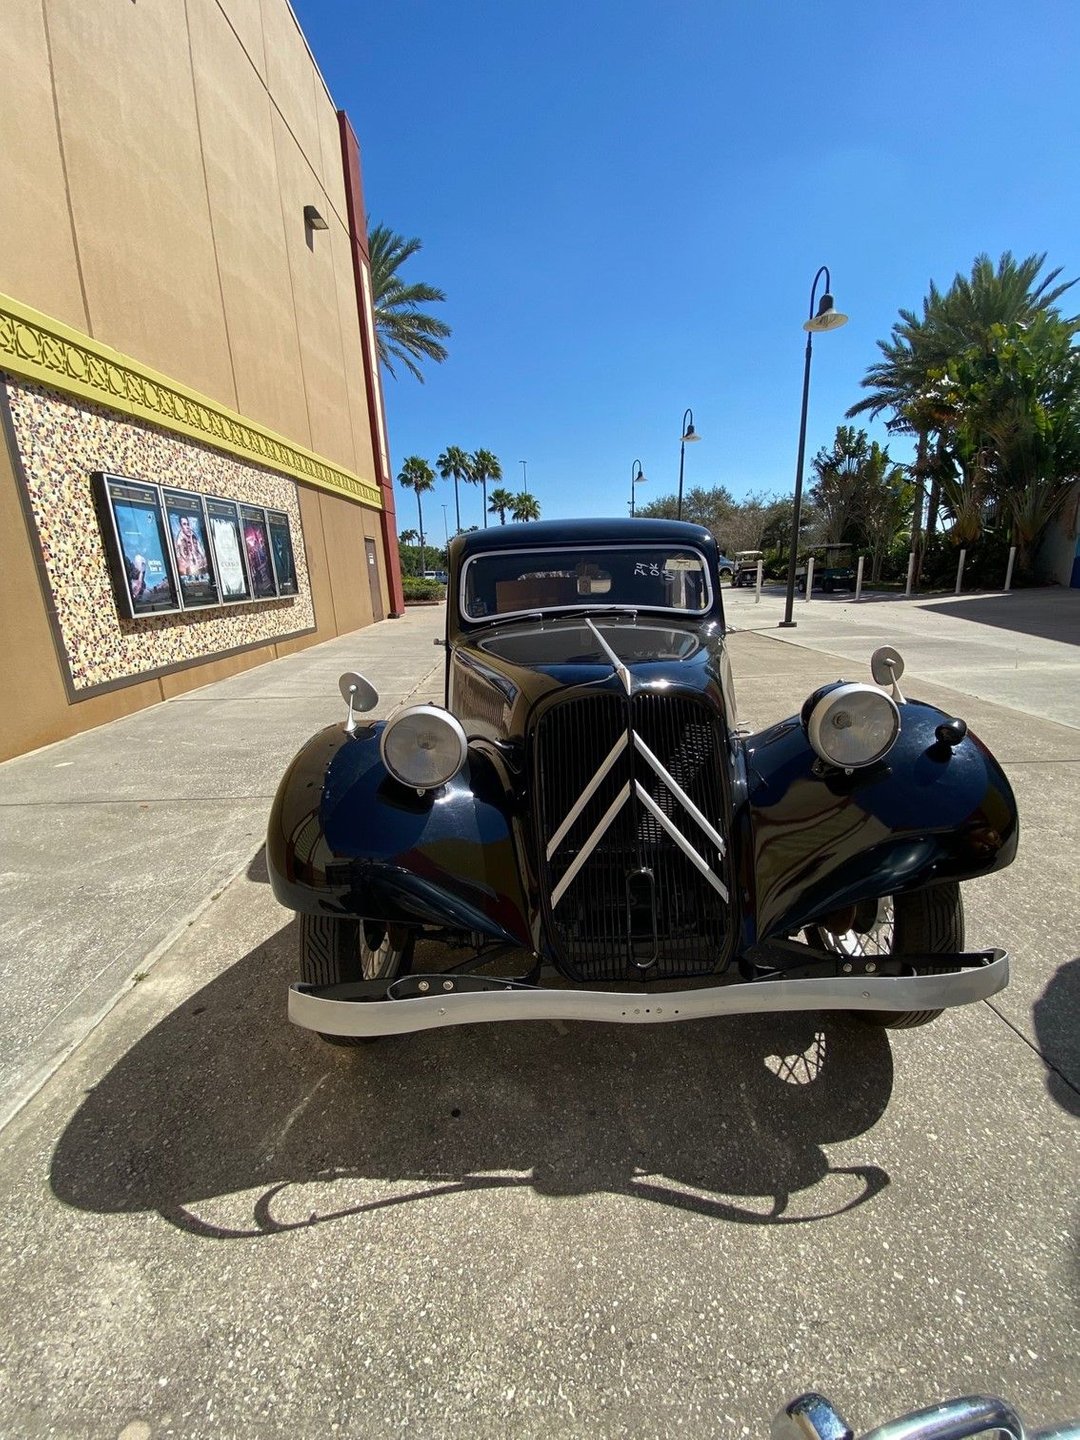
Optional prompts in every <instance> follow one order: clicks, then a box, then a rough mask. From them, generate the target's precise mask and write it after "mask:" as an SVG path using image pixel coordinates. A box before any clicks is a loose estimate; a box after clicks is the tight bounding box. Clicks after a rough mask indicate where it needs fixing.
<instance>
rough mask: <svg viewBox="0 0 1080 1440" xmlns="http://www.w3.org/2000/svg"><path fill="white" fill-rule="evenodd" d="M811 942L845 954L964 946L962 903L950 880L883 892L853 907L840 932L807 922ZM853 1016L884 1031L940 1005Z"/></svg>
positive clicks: (932, 951) (914, 1021)
mask: <svg viewBox="0 0 1080 1440" xmlns="http://www.w3.org/2000/svg"><path fill="white" fill-rule="evenodd" d="M807 936H808V938H809V940H810V943H811V944H816V945H820V946H822V947H823V948H824V949H826V950H834V951H836V952H837V953H838V954H845V955H868V954H879V955H920V954H922V955H942V954H946V955H947V954H954V953H955V952H956V951H958V950H963V948H964V902H963V900H962V899H961V896H960V886H959V885H957V884H956V882H955V881H948V882H947V883H946V884H944V885H932V886H930V887H929V888H928V889H926V890H914V891H912V892H911V893H910V894H908V895H895V896H893V895H885V896H882V898H881V899H880V900H878V901H877V902H876V904H871V905H870V906H866V905H860V906H857V907H856V915H855V922H854V925H853V927H852V929H850V930H846V931H844V932H843V934H834V933H832V932H830V931H828V930H823V929H822V928H821V927H820V926H817V925H814V926H808V927H807ZM850 1014H851V1015H853V1016H854V1017H855V1018H856V1019H859V1020H862V1021H863V1022H865V1023H866V1024H868V1025H884V1026H886V1027H887V1028H888V1029H890V1030H912V1029H914V1028H915V1026H917V1025H929V1023H930V1021H931V1020H936V1019H937V1018H938V1016H939V1015H940V1014H941V1011H940V1010H852V1011H851V1012H850Z"/></svg>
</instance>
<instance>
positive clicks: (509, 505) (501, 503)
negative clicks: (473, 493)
mask: <svg viewBox="0 0 1080 1440" xmlns="http://www.w3.org/2000/svg"><path fill="white" fill-rule="evenodd" d="M513 508H514V497H513V495H511V493H510V491H509V490H504V489H502V487H501V486H500V487H499V488H498V489H496V490H492V492H491V498H490V500H489V501H488V513H489V514H491V515H498V517H499V524H500V525H505V524H506V512H507V510H512V509H513Z"/></svg>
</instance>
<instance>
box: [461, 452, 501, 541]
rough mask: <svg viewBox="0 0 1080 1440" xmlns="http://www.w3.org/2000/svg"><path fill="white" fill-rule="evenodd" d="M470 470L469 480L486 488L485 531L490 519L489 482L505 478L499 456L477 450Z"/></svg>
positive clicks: (470, 463) (470, 464) (471, 461)
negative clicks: (488, 518)
mask: <svg viewBox="0 0 1080 1440" xmlns="http://www.w3.org/2000/svg"><path fill="white" fill-rule="evenodd" d="M469 468H470V470H471V472H472V473H471V474H470V476H469V478H470V479H471V480H472V482H473V484H474V485H482V486H483V487H484V529H485V530H486V529H487V517H488V498H487V482H488V481H489V480H501V479H502V478H503V473H502V466H501V465H500V464H499V461H498V458H497V456H495V455H493V454H492V453H491V451H490V450H476V451H474V453H473V456H472V459H471V460H470V462H469Z"/></svg>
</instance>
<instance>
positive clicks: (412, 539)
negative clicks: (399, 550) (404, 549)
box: [397, 530, 420, 545]
mask: <svg viewBox="0 0 1080 1440" xmlns="http://www.w3.org/2000/svg"><path fill="white" fill-rule="evenodd" d="M397 538H398V543H399V544H401V545H415V544H416V542H417V540H419V539H420V532H419V530H402V532H401V534H400V535H399V536H398V537H397Z"/></svg>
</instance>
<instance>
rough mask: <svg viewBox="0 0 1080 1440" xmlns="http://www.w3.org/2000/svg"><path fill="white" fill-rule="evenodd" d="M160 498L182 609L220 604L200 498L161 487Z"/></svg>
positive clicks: (185, 492)
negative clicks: (167, 529) (170, 543)
mask: <svg viewBox="0 0 1080 1440" xmlns="http://www.w3.org/2000/svg"><path fill="white" fill-rule="evenodd" d="M161 498H162V499H163V500H164V502H165V521H166V524H167V525H168V528H169V539H170V541H171V542H172V553H173V561H174V562H175V567H176V578H177V580H178V581H179V583H180V599H181V601H182V603H183V606H184V609H185V610H193V609H197V608H198V607H199V606H202V605H220V604H221V600H220V598H219V596H218V587H217V576H216V574H215V571H214V560H213V555H212V553H211V546H210V535H209V532H208V530H207V528H206V513H205V511H204V510H203V501H202V496H201V495H194V494H190V493H189V492H188V491H186V490H168V489H166V488H165V487H164V486H163V487H162V490H161Z"/></svg>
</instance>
